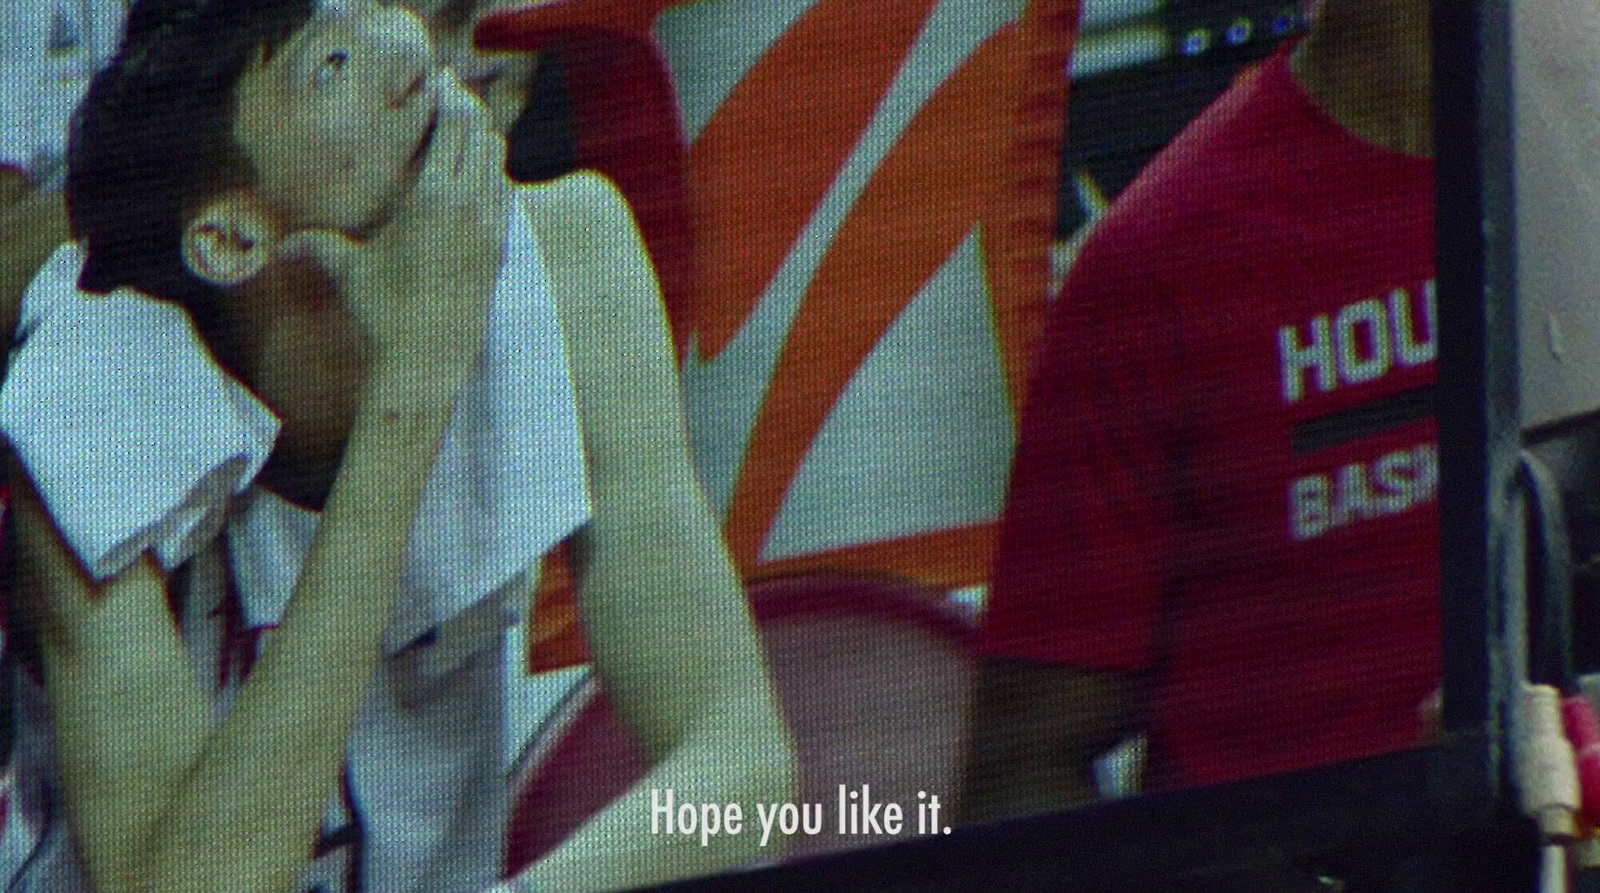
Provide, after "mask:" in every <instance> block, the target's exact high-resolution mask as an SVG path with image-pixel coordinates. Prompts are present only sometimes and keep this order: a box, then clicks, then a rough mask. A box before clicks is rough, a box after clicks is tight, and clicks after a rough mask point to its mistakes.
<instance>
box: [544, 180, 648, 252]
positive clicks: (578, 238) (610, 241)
mask: <svg viewBox="0 0 1600 893" xmlns="http://www.w3.org/2000/svg"><path fill="white" fill-rule="evenodd" d="M521 194H522V202H523V207H524V208H525V209H526V210H527V212H528V219H529V220H530V221H531V222H532V224H533V229H534V233H535V235H537V236H538V238H539V241H540V242H541V243H542V244H543V245H545V246H546V248H547V249H549V248H551V247H555V246H559V247H560V248H561V249H562V250H564V251H567V252H575V253H576V254H577V255H578V256H581V257H589V256H598V255H599V254H602V253H604V254H614V253H615V252H616V251H617V250H618V249H619V248H639V249H640V250H642V245H641V244H640V236H639V227H638V224H636V223H635V222H634V219H633V211H632V210H631V209H630V208H629V207H628V201H627V199H626V198H624V197H623V195H622V192H621V190H619V189H618V188H617V186H616V184H615V183H613V182H611V180H610V179H609V178H607V177H606V176H605V175H603V174H600V173H596V172H594V171H578V172H576V173H572V174H568V175H566V176H564V177H561V178H559V179H556V180H552V181H550V182H548V183H541V184H538V185H535V186H525V187H523V188H522V190H521ZM556 255H557V256H556V257H554V258H551V259H552V260H555V261H560V260H562V259H563V258H562V257H561V256H560V252H556Z"/></svg>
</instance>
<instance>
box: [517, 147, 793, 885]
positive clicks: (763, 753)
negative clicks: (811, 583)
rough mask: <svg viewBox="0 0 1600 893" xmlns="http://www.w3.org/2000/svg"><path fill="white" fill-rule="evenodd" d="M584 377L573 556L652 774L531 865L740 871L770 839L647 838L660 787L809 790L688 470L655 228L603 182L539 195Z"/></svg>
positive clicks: (748, 794)
mask: <svg viewBox="0 0 1600 893" xmlns="http://www.w3.org/2000/svg"><path fill="white" fill-rule="evenodd" d="M528 202H529V203H528V210H529V214H530V219H531V220H532V221H533V227H534V232H535V234H536V235H537V237H538V239H539V242H540V244H541V246H542V247H543V249H544V254H545V257H546V258H547V260H548V266H549V270H550V277H551V285H552V287H553V288H554V290H555V297H556V302H557V307H558V308H559V311H560V313H561V321H562V325H563V328H564V329H565V335H566V339H567V347H568V351H569V355H570V358H571V363H572V369H573V374H574V381H575V383H576V391H577V399H578V411H579V417H580V421H581V424H582V429H583V436H584V446H585V456H586V461H587V463H588V471H589V476H590V489H591V493H592V495H593V501H594V515H593V520H592V522H591V523H590V525H589V526H588V527H587V528H586V529H585V530H584V531H583V532H582V534H581V535H580V537H579V539H578V541H577V542H576V543H575V544H574V545H575V546H576V549H575V550H574V552H575V556H574V557H575V559H576V568H577V573H578V576H579V596H578V597H579V603H580V606H581V609H582V612H583V618H584V624H585V627H586V630H587V632H588V637H589V642H590V648H591V650H592V652H593V654H594V659H595V664H596V667H597V669H598V670H599V672H600V673H601V674H602V676H603V678H604V680H605V685H606V691H607V693H608V694H609V696H610V697H611V699H612V701H613V703H614V704H615V706H616V708H617V710H618V711H619V713H620V714H621V715H622V716H623V717H624V718H625V719H626V720H627V722H628V723H629V725H630V727H631V728H632V729H633V731H634V732H635V734H636V735H637V737H638V739H639V741H640V743H641V744H642V745H643V748H644V752H645V754H646V756H647V758H648V759H649V761H650V762H651V764H652V766H653V768H652V770H651V772H650V774H649V775H648V776H647V777H646V778H645V779H644V780H643V781H642V782H640V783H639V784H638V785H636V786H635V788H634V789H633V790H632V791H631V792H629V793H628V794H627V795H625V796H623V797H622V798H619V799H618V800H617V801H616V802H615V803H613V804H612V805H611V806H610V807H608V808H607V809H606V810H605V811H604V812H602V813H601V814H600V815H598V816H596V817H595V818H594V819H592V820H591V821H590V822H589V823H588V824H587V825H585V826H584V827H583V828H582V829H580V830H579V831H578V833H577V834H576V835H575V836H574V837H573V839H572V840H571V841H569V842H568V843H567V844H566V845H565V846H563V847H562V848H561V849H560V850H558V851H557V852H555V853H553V854H552V855H551V856H550V857H549V858H548V859H546V860H544V861H543V862H541V863H540V864H538V865H536V866H534V867H533V868H531V869H530V870H529V872H528V876H529V878H530V879H532V880H533V881H534V882H535V883H536V884H537V885H538V889H540V890H566V889H580V888H581V889H611V888H615V887H619V886H635V885H640V884H646V883H651V882H659V881H663V880H667V879H669V878H673V877H678V876H682V875H685V874H700V873H706V872H711V871H715V870H718V869H722V868H727V867H731V866H733V865H736V864H739V863H741V862H745V861H748V860H750V859H753V858H756V857H757V856H761V855H775V854H776V853H775V851H774V845H773V844H771V843H770V842H769V844H768V847H767V848H766V849H761V848H759V846H758V845H759V842H760V835H759V834H754V835H752V834H750V833H749V832H748V828H747V830H746V833H743V834H741V835H739V836H725V837H720V838H716V839H714V840H712V842H711V845H710V846H709V847H704V848H702V847H701V846H700V842H699V839H698V838H693V839H691V838H688V837H684V836H681V835H662V836H651V835H650V834H649V833H648V830H647V829H648V822H649V816H650V790H651V789H652V788H667V787H671V788H673V789H675V790H676V791H677V792H678V796H679V797H680V798H685V797H693V799H695V800H696V801H699V802H709V801H716V802H719V803H727V802H731V801H740V802H742V803H744V804H745V805H746V806H747V807H751V808H752V818H753V804H754V803H756V802H763V803H765V802H778V801H785V800H789V799H791V798H792V796H793V784H794V781H793V779H794V762H793V759H794V758H793V755H792V748H791V744H790V742H789V736H788V731H787V729H786V727H785V726H784V724H783V721H782V720H781V719H780V714H779V711H778V707H777V702H776V699H775V698H774V696H773V693H772V688H771V685H770V683H769V681H768V679H767V676H766V672H765V669H764V667H765V661H764V658H763V655H762V650H761V647H760V643H759V641H758V639H757V637H756V633H755V629H754V626H753V624H752V621H751V618H750V614H749V609H748V607H747V605H746V602H745V598H744V590H743V587H742V585H741V584H740V580H739V577H738V575H737V573H736V571H735V570H734V568H733V565H732V562H731V559H730V558H729V556H728V553H727V549H726V547H725V546H724V544H723V541H722V537H721V535H720V531H719V530H718V527H717V525H716V523H715V521H714V520H713V518H712V514H711V511H710V508H709V507H708V505H707V504H706V500H705V496H704V495H703V493H702V492H701V489H700V486H699V483H698V480H697V478H696V477H695V474H694V471H693V468H692V466H691V464H690V457H689V446H688V435H687V432H686V430H685V428H684V422H683V412H682V406H681V398H680V396H679V391H678V381H677V375H676V370H675V368H674V364H673V351H672V343H671V340H670V338H669V336H668V333H667V325H666V317H665V313H664V310H663V308H662V306H661V298H660V294H659V292H658V290H657V287H656V282H655V279H654V276H653V275H652V273H651V270H650V266H649V263H648V261H647V260H646V259H645V254H644V249H643V246H642V244H641V243H640V240H639V235H638V232H637V230H636V229H635V227H634V223H633V219H632V216H631V215H630V214H629V212H628V209H627V206H626V204H625V203H624V202H623V200H622V198H621V196H620V195H618V193H617V192H616V190H615V188H614V187H612V186H611V185H610V184H609V183H608V182H607V181H605V180H604V179H603V178H601V177H598V176H596V175H592V174H578V175H574V176H572V177H568V178H565V179H563V180H559V181H556V182H555V183H553V184H551V185H549V186H547V187H543V188H540V189H538V190H536V191H534V192H532V194H531V195H530V196H529V198H528Z"/></svg>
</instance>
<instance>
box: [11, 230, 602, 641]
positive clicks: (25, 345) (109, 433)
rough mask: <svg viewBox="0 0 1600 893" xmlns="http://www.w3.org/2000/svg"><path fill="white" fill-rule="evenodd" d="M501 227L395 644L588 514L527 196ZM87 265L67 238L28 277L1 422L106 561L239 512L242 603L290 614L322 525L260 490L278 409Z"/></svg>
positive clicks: (251, 615) (491, 589) (495, 582)
mask: <svg viewBox="0 0 1600 893" xmlns="http://www.w3.org/2000/svg"><path fill="white" fill-rule="evenodd" d="M506 238H507V251H506V258H507V259H506V263H505V266H504V267H503V268H502V269H501V272H500V278H499V280H498V282H497V283H496V286H495V293H494V296H493V299H492V302H491V304H490V308H489V323H488V327H487V334H486V338H485V344H484V349H483V352H482V354H481V355H480V356H479V359H478V365H477V367H476V368H475V370H474V373H473V375H472V377H471V378H470V379H469V381H468V383H467V385H466V386H465V387H464V388H463V390H462V392H461V394H460V395H459V396H458V397H457V401H456V406H455V410H454V414H453V415H452V417H451V420H450V424H449V426H448V427H447V429H446V431H445V437H444V444H443V447H442V448H441V450H440V454H439V459H438V461H437V463H436V464H435V466H434V468H433V471H432V473H431V475H430V477H429V480H428V483H427V486H426V489H425V490H424V493H423V498H422V503H421V505H420V507H419V508H418V512H417V517H416V521H415V523H414V524H413V527H412V530H411V536H410V542H409V545H408V547H407V553H406V559H405V564H404V569H403V571H402V585H401V591H400V594H399V596H398V597H397V599H396V604H395V612H394V618H393V622H392V623H391V625H390V628H389V630H388V631H387V632H386V634H385V638H384V647H385V649H386V650H387V651H389V652H390V653H393V652H396V651H399V650H400V649H402V648H404V647H405V646H406V645H407V644H409V643H411V642H412V641H414V640H416V639H417V638H419V637H421V636H423V635H424V634H426V633H428V632H429V631H430V630H434V629H436V628H438V627H440V626H442V625H443V624H444V623H445V622H447V621H449V620H451V619H453V618H455V617H456V616H458V615H460V614H463V613H464V612H466V611H467V609H468V608H471V607H473V606H474V605H476V604H478V603H480V602H482V601H483V600H484V598H485V597H486V596H489V595H491V594H494V593H496V592H498V591H500V590H501V589H503V588H505V587H506V586H507V585H508V584H510V583H512V582H513V581H517V580H520V579H521V578H522V575H523V574H524V573H529V574H531V573H532V572H534V571H536V569H537V562H538V560H539V558H540V557H541V556H542V555H543V554H544V553H545V552H546V551H548V550H549V549H550V548H551V547H553V546H554V545H555V544H556V543H558V542H560V541H561V540H562V539H563V538H565V537H566V536H567V535H568V534H570V533H571V532H572V531H573V530H575V529H577V528H578V527H579V526H581V525H582V524H583V523H584V522H585V521H587V520H588V511H589V500H588V491H587V482H586V479H585V475H584V464H583V445H582V441H581V438H580V435H579V429H578V418H577V405H576V400H575V398H574V396H573V390H572V381H571V377H570V372H569V369H568V366H567V361H566V353H565V350H564V348H563V343H562V335H561V328H560V323H559V321H558V318H557V315H556V309H555V305H554V303H553V300H552V298H551V295H550V289H549V283H548V279H547V277H546V274H545V270H544V266H543V263H542V261H541V259H540V257H539V251H538V246H537V245H536V244H535V242H534V239H533V232H532V229H531V226H530V224H529V223H528V220H527V217H526V214H525V213H524V212H523V210H522V208H521V205H520V203H514V204H513V213H512V219H511V222H510V226H509V227H508V232H507V237H506ZM81 268H82V253H81V251H80V250H79V249H78V247H77V246H76V245H70V244H69V245H65V246H63V247H62V248H60V249H59V250H57V252H56V253H55V255H53V256H52V257H51V258H50V260H49V262H48V263H47V264H46V265H45V267H44V268H43V269H42V270H41V271H40V273H39V275H38V276H37V277H36V278H35V280H34V282H33V284H32V285H31V286H30V287H29V289H28V292H27V294H26V296H25V297H24V301H23V310H22V314H23V319H22V325H21V326H20V327H19V329H18V332H19V337H20V339H21V341H20V344H19V345H18V346H17V347H16V348H15V349H14V350H13V351H12V358H11V368H10V372H9V374H8V375H7V377H6V381H5V384H4V387H3V388H0V433H3V434H4V435H5V436H6V437H7V438H9V439H10V441H11V443H12V445H13V447H14V448H15V449H16V451H17V453H18V455H19V456H20V458H21V460H22V462H23V464H24V465H25V466H26V467H27V469H28V471H29V473H30V474H31V475H32V477H33V480H34V482H35V484H36V485H37V487H38V489H39V492H40V495H41V497H42V498H43V499H44V502H45V505H46V507H47V508H48V509H49V511H50V513H51V515H52V516H53V517H54V518H55V520H56V523H57V525H58V526H59V527H60V528H61V531H62V534H63V535H64V536H65V538H66V540H67V542H68V543H69V544H70V545H71V546H72V548H73V549H74V550H76V552H77V553H78V556H79V558H80V559H81V560H82V561H83V563H84V566H85V567H86V568H87V569H88V570H89V572H90V573H91V575H93V576H94V577H95V578H96V579H105V578H106V577H109V576H111V575H113V574H115V573H117V572H118V571H120V570H122V569H123V568H125V567H127V566H128V564H129V563H131V562H132V561H133V560H134V559H136V558H137V557H138V556H139V555H140V554H142V553H143V552H145V551H147V550H149V551H152V552H153V553H154V554H155V555H156V556H157V557H158V558H159V559H160V561H161V563H162V565H163V566H164V567H166V568H168V569H171V568H173V567H176V566H177V565H178V564H180V563H182V562H183V561H184V560H186V559H187V558H188V557H190V556H191V555H193V554H194V553H195V551H196V550H197V549H199V548H201V547H202V546H204V545H205V544H206V543H208V542H210V541H211V540H212V539H214V538H215V537H216V536H218V535H219V532H220V531H221V528H222V525H223V522H224V521H225V520H229V519H230V517H231V523H230V524H229V536H230V539H231V541H232V545H233V548H232V550H231V551H232V553H233V555H234V556H235V558H234V561H235V571H236V575H237V577H238V583H239V587H240V592H241V596H242V598H243V600H244V603H245V611H246V615H247V616H246V619H247V622H248V623H249V624H250V625H251V626H266V625H271V624H273V623H276V621H277V618H278V616H279V615H280V614H281V613H282V610H283V608H284V606H286V605H287V603H288V599H289V594H290V592H291V591H292V589H293V586H294V581H295V578H296V577H297V576H298V574H299V570H300V566H301V564H302V562H303V561H304V557H305V553H306V551H307V550H308V549H309V546H310V542H311V536H312V534H313V533H314V531H315V528H316V516H315V515H314V514H312V513H309V512H303V511H302V510H299V509H297V508H295V507H293V506H291V505H289V504H287V503H285V502H283V501H282V500H281V499H278V498H277V497H275V496H273V495H272V494H270V493H267V492H266V491H264V490H260V489H259V488H257V489H255V490H254V491H253V492H248V493H247V491H250V490H251V483H252V481H253V480H254V478H255V476H256V475H257V474H258V473H259V472H260V470H261V466H262V464H263V463H264V462H265V461H266V459H267V456H268V454H269V453H270V452H271V449H272V444H273V441H274V439H275V438H276V435H277V427H278V425H277V421H276V419H274V418H273V416H272V414H271V413H270V412H269V411H268V410H267V409H266V407H265V406H263V405H262V404H261V403H260V402H259V401H257V400H256V399H255V397H254V396H253V395H251V394H250V392H249V391H248V390H247V389H245V388H244V387H243V386H242V385H241V384H240V383H239V382H237V381H235V380H233V379H232V378H231V377H229V376H228V375H227V373H225V372H224V371H223V370H222V369H221V368H220V367H218V366H217V364H216V362H215V360H214V359H213V358H212V357H211V355H210V353H209V352H208V351H207V350H206V349H205V347H204V345H203V343H202V342H201V341H200V339H199V337H198V336H197V335H196V333H195V331H194V328H193V326H192V325H191V324H190V321H189V319H188V317H187V316H186V315H185V314H184V313H183V312H182V311H180V310H178V309H177V308H176V307H174V306H172V305H170V304H167V303H164V302H161V301H155V300H152V299H150V298H148V297H145V296H143V295H140V294H138V293H136V292H132V291H129V290H118V291H117V292H114V293H113V294H111V295H109V296H95V295H86V294H84V293H82V292H80V291H78V290H77V288H76V280H77V276H78V273H79V271H80V270H81ZM234 496H243V497H245V498H242V499H231V497H234Z"/></svg>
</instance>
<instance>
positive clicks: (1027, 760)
mask: <svg viewBox="0 0 1600 893" xmlns="http://www.w3.org/2000/svg"><path fill="white" fill-rule="evenodd" d="M1132 688H1133V686H1132V681H1131V679H1130V678H1129V677H1128V676H1127V675H1126V674H1118V673H1094V672H1088V671H1083V670H1075V669H1072V668H1070V667H1057V666H1051V665H1049V664H1043V663H1037V662H1034V661H1024V660H990V661H987V662H986V663H985V664H984V665H983V667H982V669H981V670H980V672H979V676H978V683H977V690H976V692H975V693H974V696H973V704H972V710H971V714H970V716H969V720H968V722H967V728H968V730H969V731H968V739H967V758H966V768H965V770H964V771H963V773H962V791H961V799H960V801H959V803H960V815H959V816H958V818H959V819H960V820H961V821H985V820H989V819H998V818H1007V817H1010V816H1018V815H1027V814H1030V813H1037V812H1048V811H1052V810H1057V809H1063V808H1065V807H1068V806H1074V805H1077V804H1079V803H1087V802H1089V801H1090V800H1093V799H1095V797H1096V796H1097V794H1096V792H1095V787H1094V780H1093V774H1092V768H1091V767H1092V764H1093V762H1094V759H1095V757H1096V756H1098V755H1099V754H1101V753H1103V752H1105V751H1106V750H1108V749H1109V748H1111V747H1112V746H1114V745H1115V744H1116V743H1117V741H1119V740H1120V739H1121V738H1123V737H1124V736H1125V735H1126V734H1128V732H1129V731H1131V730H1132V728H1133V721H1132V720H1133V710H1132V705H1133V696H1132V694H1133V693H1132Z"/></svg>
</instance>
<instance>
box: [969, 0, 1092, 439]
mask: <svg viewBox="0 0 1600 893" xmlns="http://www.w3.org/2000/svg"><path fill="white" fill-rule="evenodd" d="M1078 8H1079V6H1078V0H1034V2H1032V3H1029V4H1028V6H1027V9H1025V10H1024V11H1023V14H1022V19H1021V21H1020V22H1019V23H1018V28H1019V29H1020V31H1021V33H1022V35H1023V38H1022V43H1023V46H1024V47H1025V50H1024V51H1023V52H1020V53H1018V54H1017V56H1016V59H1015V67H1014V68H1013V70H1012V73H1011V79H1012V83H1011V86H1010V88H1009V89H1008V90H1007V94H1006V95H1008V96H1013V97H1016V103H1015V106H1014V108H1013V114H1012V117H1011V120H1010V121H1009V122H1008V125H1009V130H1010V133H1011V135H1012V140H1011V149H1010V151H1009V153H1008V161H1009V164H1008V166H1007V170H1008V182H1007V186H1006V188H1004V189H1002V190H1000V191H999V192H997V193H996V195H995V196H994V204H993V206H992V207H991V208H990V210H989V212H988V213H986V214H985V215H984V234H985V248H986V251H985V256H986V257H987V259H988V261H989V268H988V272H989V286H990V295H991V297H992V299H993V302H994V314H995V328H996V330H997V331H998V332H999V335H1000V346H1001V355H1002V360H1003V362H1004V364H1005V374H1006V382H1007V385H1008V388H1009V390H1010V393H1011V405H1012V410H1013V413H1014V415H1015V417H1016V418H1021V417H1022V404H1023V400H1024V398H1025V397H1026V394H1027V387H1028V373H1029V369H1030V367H1031V366H1032V360H1033V348H1034V343H1035V341H1036V339H1037V336H1038V334H1039V332H1040V330H1041V329H1042V328H1043V326H1044V317H1045V313H1046V310H1047V309H1048V306H1049V304H1048V302H1047V300H1046V299H1047V298H1048V297H1049V288H1050V244H1051V243H1052V242H1053V241H1054V240H1055V233H1056V211H1057V207H1056V201H1057V198H1056V193H1057V190H1058V189H1059V188H1060V182H1061V141H1062V138H1063V134H1064V133H1065V131H1066V123H1067V122H1066V110H1067V89H1068V81H1067V78H1066V77H1065V76H1064V74H1065V69H1066V66H1067V62H1068V60H1069V59H1070V58H1071V55H1072V45H1073V42H1074V39H1075V37H1076V34H1077V27H1078Z"/></svg>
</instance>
